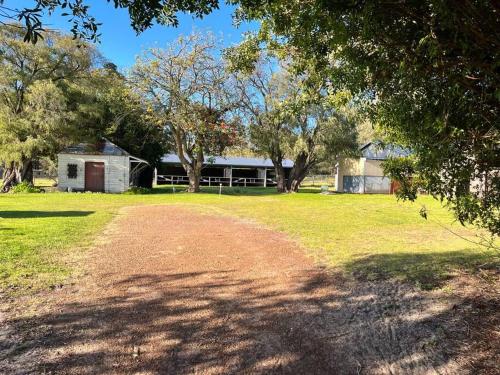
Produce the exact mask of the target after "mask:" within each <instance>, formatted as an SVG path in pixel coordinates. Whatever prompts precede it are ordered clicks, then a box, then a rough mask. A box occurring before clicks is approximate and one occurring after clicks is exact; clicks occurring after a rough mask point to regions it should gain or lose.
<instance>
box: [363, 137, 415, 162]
mask: <svg viewBox="0 0 500 375" xmlns="http://www.w3.org/2000/svg"><path fill="white" fill-rule="evenodd" d="M359 150H360V151H361V154H362V156H363V157H364V158H366V159H370V160H386V159H389V158H391V157H402V156H408V155H410V154H411V152H410V150H408V149H406V148H403V147H401V146H397V145H393V144H387V145H383V144H382V143H381V142H378V141H373V142H368V143H367V144H365V145H364V146H362V147H361V148H360V149H359Z"/></svg>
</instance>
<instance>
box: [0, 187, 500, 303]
mask: <svg viewBox="0 0 500 375" xmlns="http://www.w3.org/2000/svg"><path fill="white" fill-rule="evenodd" d="M226 190H229V188H227V189H226ZM156 192H157V193H158V194H149V195H126V194H122V195H114V194H77V193H46V194H4V195H1V196H0V288H1V289H3V290H7V291H8V292H9V293H21V294H22V293H26V292H27V291H30V290H32V291H33V290H39V289H44V288H47V287H50V286H53V285H57V284H59V283H61V282H63V281H64V279H65V278H67V276H68V275H70V274H71V273H72V272H74V270H75V268H76V267H75V266H74V265H72V264H75V263H74V262H73V263H72V262H70V261H68V259H75V255H78V253H81V252H84V251H85V247H87V246H89V245H91V244H92V241H93V239H94V238H95V236H96V235H97V234H98V233H99V232H100V231H101V230H102V229H103V227H104V225H105V224H106V223H107V222H109V221H110V220H111V219H112V217H113V215H115V214H116V213H117V212H118V210H119V209H120V208H121V207H124V206H130V205H138V204H181V205H186V206H190V207H193V208H195V209H199V210H202V211H203V212H207V213H214V214H224V215H235V216H239V217H242V218H246V219H251V220H253V221H255V222H258V223H261V224H264V225H266V226H269V227H270V228H273V229H277V230H280V231H284V232H286V233H288V234H289V235H290V236H291V237H292V238H294V239H296V240H297V241H298V242H299V243H300V244H301V245H303V246H304V247H305V248H308V249H309V251H310V254H311V255H312V256H315V257H317V259H318V260H320V261H321V262H325V263H327V264H328V265H329V266H331V267H332V268H335V269H338V270H342V271H345V272H346V273H347V274H351V275H355V276H356V277H360V278H367V279H377V278H387V277H391V278H398V279H401V280H404V281H410V282H413V283H417V284H420V285H421V286H422V287H424V288H431V287H436V286H439V285H440V284H441V282H442V281H444V280H445V279H446V278H447V277H449V276H450V275H452V274H453V272H455V271H456V270H457V269H461V270H466V271H467V270H471V269H474V268H475V267H477V266H478V265H482V266H483V267H484V266H498V265H499V264H500V261H499V252H498V250H487V249H485V248H483V247H481V246H477V245H474V244H472V243H470V242H468V241H467V240H465V239H462V238H460V237H458V236H457V235H455V234H452V233H451V232H450V231H449V230H452V231H453V232H456V233H458V234H460V235H461V236H463V237H466V238H468V239H470V240H472V241H477V237H476V235H477V233H476V232H474V231H473V230H469V229H466V228H463V227H462V226H460V225H458V224H453V223H452V222H453V219H452V216H451V215H450V213H449V212H448V211H447V210H446V209H443V208H441V207H440V205H439V203H438V202H437V201H434V200H433V199H432V198H430V197H425V196H424V197H420V198H419V202H418V204H410V203H401V202H397V201H396V199H395V198H394V197H393V196H388V195H348V194H339V195H321V194H318V193H317V190H309V191H308V192H302V193H299V194H290V195H287V194H282V195H278V194H274V193H273V192H272V190H270V189H268V190H263V189H258V188H255V189H239V190H234V191H232V192H231V194H226V195H222V196H219V195H218V194H215V190H209V189H205V192H204V193H200V194H187V193H183V192H177V193H175V194H172V192H171V188H170V187H167V188H162V189H156ZM227 192H228V193H229V191H227ZM421 204H424V205H425V206H426V207H427V208H428V211H429V220H427V221H426V220H424V219H422V218H421V217H420V216H419V214H418V211H419V209H420V205H421ZM76 264H77V263H76Z"/></svg>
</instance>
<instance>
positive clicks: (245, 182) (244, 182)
mask: <svg viewBox="0 0 500 375" xmlns="http://www.w3.org/2000/svg"><path fill="white" fill-rule="evenodd" d="M243 184H244V186H245V187H247V178H246V177H245V178H244V179H243Z"/></svg>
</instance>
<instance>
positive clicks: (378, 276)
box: [344, 248, 500, 290]
mask: <svg viewBox="0 0 500 375" xmlns="http://www.w3.org/2000/svg"><path fill="white" fill-rule="evenodd" d="M479 266H481V268H482V269H496V268H498V267H500V253H499V252H498V251H495V250H487V249H486V248H485V249H484V251H478V250H477V249H463V250H458V251H446V252H442V251H441V252H431V251H429V252H420V253H404V252H398V253H391V254H373V255H369V256H364V257H359V258H355V259H354V260H352V261H351V262H348V263H346V264H344V267H345V269H346V270H347V271H349V272H350V273H352V274H353V275H354V276H356V278H357V279H358V280H387V279H391V278H394V279H398V280H400V281H404V282H410V283H412V284H417V285H418V286H419V287H421V288H422V289H426V290H429V289H434V288H438V287H441V286H443V284H444V283H445V282H446V281H447V280H449V279H450V278H452V277H453V276H454V275H456V271H457V270H461V271H467V272H474V271H477V269H478V267H479Z"/></svg>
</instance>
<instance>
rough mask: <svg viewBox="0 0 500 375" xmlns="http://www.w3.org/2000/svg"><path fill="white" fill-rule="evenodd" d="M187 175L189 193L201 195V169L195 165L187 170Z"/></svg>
mask: <svg viewBox="0 0 500 375" xmlns="http://www.w3.org/2000/svg"><path fill="white" fill-rule="evenodd" d="M187 169H188V170H187V175H188V178H189V187H188V190H187V192H188V193H199V192H200V180H201V167H199V166H197V165H195V166H194V167H193V166H189V167H188V168H187Z"/></svg>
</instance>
